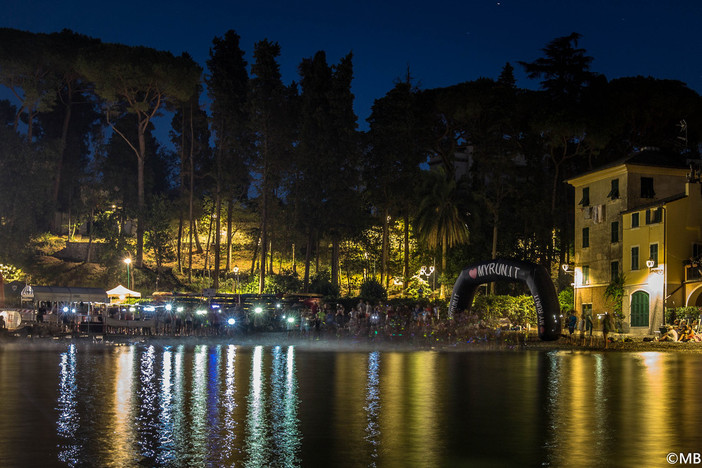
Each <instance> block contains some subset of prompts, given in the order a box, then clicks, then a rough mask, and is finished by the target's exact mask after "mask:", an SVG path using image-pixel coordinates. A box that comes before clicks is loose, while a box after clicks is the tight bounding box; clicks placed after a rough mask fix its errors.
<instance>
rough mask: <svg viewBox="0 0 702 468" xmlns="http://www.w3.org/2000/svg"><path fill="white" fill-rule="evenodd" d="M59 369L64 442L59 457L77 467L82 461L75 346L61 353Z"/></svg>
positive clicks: (60, 422) (60, 425)
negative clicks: (78, 435) (79, 441)
mask: <svg viewBox="0 0 702 468" xmlns="http://www.w3.org/2000/svg"><path fill="white" fill-rule="evenodd" d="M59 367H60V371H59V375H60V379H59V389H58V408H57V409H58V412H59V417H58V423H57V432H58V435H59V437H61V440H62V442H61V444H60V446H59V448H60V452H59V455H58V457H59V460H61V461H62V462H64V463H66V464H68V465H69V466H76V464H77V463H78V462H79V460H80V445H79V443H78V440H77V437H76V433H77V432H78V429H79V428H80V416H79V414H78V385H77V383H76V347H75V345H71V346H70V347H69V348H68V351H66V352H65V353H61V363H60V365H59Z"/></svg>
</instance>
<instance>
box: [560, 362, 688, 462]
mask: <svg viewBox="0 0 702 468" xmlns="http://www.w3.org/2000/svg"><path fill="white" fill-rule="evenodd" d="M549 359H550V361H551V364H552V367H551V370H552V371H553V376H552V377H553V380H552V381H551V382H552V388H554V389H556V388H557V391H554V392H551V393H550V398H549V400H548V409H547V410H548V413H549V414H550V417H551V430H550V438H549V439H550V440H549V441H548V442H547V444H546V448H547V449H549V461H550V462H551V463H553V464H554V465H557V466H561V465H564V464H568V465H569V466H590V465H591V464H592V460H593V453H595V454H598V455H599V456H604V457H605V459H607V455H606V454H611V459H609V462H611V463H612V464H613V465H615V466H651V465H652V464H653V465H656V464H664V463H666V462H665V456H666V455H667V454H668V453H669V452H671V451H673V450H675V449H676V447H679V444H678V441H677V440H676V436H675V434H676V433H678V432H679V429H680V427H679V424H680V420H679V419H678V418H677V417H675V416H674V417H668V416H669V415H671V414H675V411H673V412H672V413H671V406H673V399H674V398H675V395H672V394H671V389H672V388H675V385H673V383H674V382H673V381H672V379H673V378H674V376H673V374H672V372H671V363H670V362H668V361H669V359H671V356H670V355H668V354H662V353H656V352H653V353H636V354H633V356H632V359H624V360H621V361H616V362H617V363H618V364H620V366H618V367H617V368H612V365H611V360H608V359H606V357H605V355H604V354H601V353H572V352H567V353H566V352H559V353H552V354H551V355H550V356H549ZM613 374H617V375H616V376H615V375H613ZM683 388H685V386H683ZM672 409H673V410H674V408H672ZM687 450H688V451H689V450H690V447H688V449H687Z"/></svg>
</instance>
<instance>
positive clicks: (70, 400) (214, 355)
mask: <svg viewBox="0 0 702 468" xmlns="http://www.w3.org/2000/svg"><path fill="white" fill-rule="evenodd" d="M78 356H80V357H81V359H77V357H78ZM84 356H85V355H84V354H80V353H77V352H76V350H75V348H73V350H71V348H69V349H68V351H67V352H66V353H63V354H61V356H59V357H58V358H60V359H59V360H57V361H56V363H55V364H53V366H55V367H53V368H54V369H58V371H57V372H58V377H59V378H58V381H57V385H58V387H56V389H57V390H58V396H57V397H56V399H55V400H54V407H53V409H54V410H55V414H56V420H55V421H56V423H57V426H56V427H57V436H59V439H58V440H59V441H60V443H61V445H60V446H59V447H58V450H57V453H58V456H59V460H63V462H64V464H66V465H76V464H80V463H87V464H88V465H91V464H92V465H98V464H99V465H100V466H120V467H122V466H135V465H138V464H141V465H148V466H164V465H167V466H232V465H244V466H300V465H303V466H304V465H305V459H304V458H303V456H304V455H307V457H308V460H309V457H310V454H313V455H317V454H318V453H321V455H319V456H320V457H321V458H320V459H318V460H317V461H319V462H320V463H321V460H324V461H326V462H328V463H330V464H333V465H339V464H341V465H344V464H345V465H349V466H361V465H362V466H437V465H441V466H452V464H451V461H453V460H460V461H462V462H466V463H467V462H470V461H475V460H480V461H485V462H491V461H494V460H497V461H502V462H504V461H505V460H509V461H516V460H520V459H523V460H525V462H526V463H527V464H543V465H550V466H593V465H600V466H652V465H661V466H665V456H666V454H667V453H669V452H674V451H680V452H694V451H699V444H700V442H701V441H702V436H701V435H700V425H699V422H698V421H699V414H702V413H700V411H702V407H701V406H702V403H701V402H700V400H701V399H700V398H699V396H698V395H699V391H700V387H701V385H700V384H701V383H702V379H701V378H700V372H701V371H702V367H701V366H700V364H699V363H698V362H697V360H693V359H691V358H690V357H689V356H688V357H687V358H685V357H681V356H680V355H676V354H673V353H670V354H661V353H598V352H551V353H525V354H523V355H522V354H509V355H505V356H502V355H499V354H485V355H472V356H466V355H457V354H456V355H447V354H443V353H435V352H426V351H423V352H410V353H398V352H378V351H374V352H368V353H361V352H356V353H335V354H334V355H333V357H331V358H328V354H327V355H324V358H320V357H319V355H316V354H315V355H312V356H311V355H309V354H307V353H297V352H296V350H295V348H294V347H262V346H257V347H254V348H240V347H237V346H234V345H225V346H221V345H218V346H195V347H190V348H188V347H183V346H178V347H176V348H172V347H169V346H166V347H162V348H158V347H154V346H129V347H120V348H115V349H114V350H112V351H109V352H108V353H106V354H105V355H104V358H105V361H104V362H105V363H108V364H110V365H111V366H112V369H113V372H107V373H105V374H104V377H101V378H104V379H105V380H104V381H102V383H100V385H98V386H95V387H92V385H93V384H92V380H93V379H95V377H96V376H97V375H99V374H98V373H95V372H89V371H88V370H92V367H87V368H86V367H81V366H93V365H94V364H95V362H100V363H102V362H103V361H101V360H98V361H90V359H88V358H87V357H84ZM0 357H1V358H2V359H5V357H4V356H0ZM102 357H103V356H101V359H102ZM305 360H307V361H305ZM4 362H6V361H3V363H4ZM306 362H307V363H310V362H313V363H315V367H308V368H309V369H313V371H314V372H315V373H321V374H312V373H310V374H309V375H307V374H300V375H306V378H307V379H308V381H307V382H305V381H304V380H301V382H300V383H298V378H299V377H300V376H299V375H298V368H299V367H300V366H301V365H302V366H304V365H305V363H306ZM301 363H302V364H301ZM320 363H321V365H319V364H320ZM317 366H318V367H317ZM86 369H88V370H86ZM0 372H2V370H1V369H0ZM81 376H82V377H81ZM312 376H313V378H312ZM300 385H303V388H307V389H311V388H312V387H311V386H310V385H322V386H323V388H319V387H317V388H313V389H314V390H315V392H316V393H314V395H315V399H314V400H313V401H310V400H309V396H308V394H307V393H302V392H301V390H300ZM304 385H307V387H304ZM4 388H8V387H7V385H6V384H5V385H3V384H1V383H0V397H2V396H5V395H3V394H2V389H4ZM100 389H103V391H104V392H105V393H104V395H97V396H96V397H95V399H94V401H95V402H96V403H97V406H90V405H91V404H92V403H89V402H87V401H86V399H81V395H82V394H91V393H90V392H95V391H99V390H100ZM451 389H455V390H460V391H453V390H451ZM325 391H329V392H332V393H329V394H328V395H327V394H324V392H325ZM7 392H8V394H7V395H8V396H10V397H11V393H9V392H10V390H7ZM451 392H453V393H451ZM91 395H92V394H91ZM306 398H307V400H306V402H305V404H306V405H308V406H307V407H308V408H312V409H313V411H314V421H315V424H317V425H318V427H316V426H313V427H311V426H310V425H307V426H305V424H303V421H300V418H301V416H300V414H301V413H300V412H299V411H300V405H301V401H303V400H305V399H306ZM447 402H450V403H447ZM495 403H497V405H498V407H496V408H495V409H493V408H492V406H491V405H493V404H495ZM456 410H458V411H460V413H456ZM95 412H97V413H99V412H103V414H101V415H98V416H97V417H95V415H94V414H93V413H95ZM303 414H304V415H305V416H306V417H308V418H309V417H310V415H311V414H312V413H303ZM503 419H504V421H503ZM476 423H478V424H476ZM91 424H99V427H100V430H95V428H94V427H92V428H91V426H90V425H91ZM468 425H470V426H471V427H470V428H468V427H467V426H468ZM515 426H518V427H515ZM102 427H105V428H106V429H105V430H103V429H102ZM303 427H304V428H305V429H306V430H310V431H312V432H307V433H303V431H302V428H303ZM464 430H465V431H466V432H467V431H468V430H470V431H472V432H471V434H472V436H473V439H475V438H476V437H477V438H478V439H479V440H480V442H479V443H480V444H481V446H475V441H474V440H471V438H469V437H466V436H465V434H464V432H463V431H464ZM314 431H318V432H314ZM481 431H482V434H484V433H485V431H489V435H488V436H486V437H482V434H481ZM86 434H87V436H86ZM86 437H87V438H86ZM320 440H321V441H323V442H320ZM505 441H508V442H509V444H510V446H509V447H507V446H506V445H505ZM306 444H307V445H306ZM471 444H474V445H471ZM491 444H494V445H491ZM483 445H485V446H483ZM4 447H6V446H4ZM451 450H453V451H458V452H451ZM461 450H465V451H468V452H470V453H462V452H460V451H461ZM476 452H480V453H479V457H480V458H476V457H472V456H471V453H476ZM507 452H513V453H518V454H519V453H522V454H523V457H522V458H520V457H519V456H516V455H505V454H506V453H507ZM98 462H99V463H98ZM307 463H308V464H309V463H311V462H309V461H308V462H307ZM49 464H50V463H49ZM327 466H331V465H327Z"/></svg>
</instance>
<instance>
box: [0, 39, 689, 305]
mask: <svg viewBox="0 0 702 468" xmlns="http://www.w3.org/2000/svg"><path fill="white" fill-rule="evenodd" d="M580 38H581V37H580V35H579V34H577V33H573V34H571V35H569V36H565V37H560V38H556V39H554V40H553V41H551V42H549V43H548V44H546V46H545V47H544V48H543V49H542V51H541V56H540V57H538V58H535V59H533V60H532V61H524V62H519V64H518V65H519V66H521V67H523V69H524V70H525V71H526V73H527V75H528V76H529V78H531V79H534V80H539V82H540V87H539V89H538V90H528V89H521V88H519V87H517V86H516V82H515V79H514V74H513V71H514V69H513V67H512V65H511V64H509V63H507V64H505V66H504V68H503V69H502V70H496V71H495V74H496V76H497V78H495V79H491V78H481V79H478V80H474V81H468V82H464V83H457V84H455V85H453V86H449V87H446V88H436V89H419V88H418V87H417V86H416V84H415V80H414V78H413V77H412V76H411V74H410V72H409V70H408V71H407V72H406V74H405V76H403V77H401V78H398V80H397V81H396V82H395V83H394V84H391V83H389V84H388V86H389V88H390V89H389V90H388V92H387V93H386V94H385V95H384V96H382V97H379V98H378V99H376V101H375V103H374V105H373V107H372V113H371V115H370V117H369V118H368V123H369V130H368V131H367V132H361V131H359V130H358V123H357V116H356V115H355V114H354V111H353V99H354V96H353V94H352V93H351V84H352V80H353V57H352V55H351V54H348V55H347V56H345V57H343V58H341V60H340V61H339V62H338V63H336V64H329V63H328V62H327V58H326V55H325V53H324V52H323V51H318V52H316V53H314V54H313V55H312V56H310V57H309V58H306V59H304V60H302V62H301V63H300V65H299V81H297V82H292V83H284V82H283V80H282V76H281V73H280V70H279V65H278V58H279V56H280V55H281V53H282V51H281V46H280V45H279V44H277V43H275V42H273V41H270V40H268V39H264V40H261V41H259V42H257V43H256V44H255V46H254V50H253V51H252V53H251V59H250V60H251V62H250V63H249V62H248V61H247V59H246V54H245V52H244V51H243V50H241V48H240V43H239V36H238V35H237V34H236V33H235V32H234V31H228V32H226V33H225V34H224V35H223V36H222V37H215V38H214V39H213V42H212V47H211V49H210V56H209V59H208V60H207V63H206V69H204V70H203V69H202V67H200V66H199V65H198V64H196V63H195V62H194V61H193V59H192V58H191V57H190V56H188V55H187V54H183V55H181V56H174V55H172V54H171V53H169V52H163V51H157V50H153V49H150V48H146V47H132V46H126V45H121V44H108V43H103V42H101V41H100V40H99V39H94V38H90V37H86V36H83V35H80V34H76V33H73V32H71V31H67V30H64V31H62V32H60V33H52V34H35V33H29V32H24V31H18V30H14V29H7V28H5V29H0V83H1V84H2V85H4V86H5V87H6V88H8V89H9V90H10V91H11V92H12V93H13V95H14V96H15V99H14V100H13V101H12V102H11V101H8V100H3V101H0V261H4V262H11V261H15V262H20V263H21V262H22V260H21V259H22V253H23V247H24V246H25V245H26V244H27V243H28V241H29V240H30V239H32V238H33V237H36V236H37V235H40V234H41V233H44V232H47V231H52V232H55V233H60V234H67V233H68V234H69V236H70V235H71V234H72V233H73V232H74V231H75V230H76V229H77V227H78V226H80V225H83V226H89V229H87V232H89V234H90V240H91V241H92V239H93V238H94V237H96V236H97V237H100V238H102V239H104V240H105V241H104V242H105V243H106V245H108V246H109V247H110V248H109V249H103V250H102V251H101V255H102V257H101V258H98V259H95V258H90V249H88V252H89V253H88V257H87V258H86V259H85V261H87V262H89V261H95V260H99V261H101V262H103V263H105V264H118V263H119V259H120V258H121V257H122V256H123V255H124V253H125V252H130V253H133V254H134V256H135V263H136V265H135V266H136V267H137V268H139V267H141V266H142V263H143V262H144V250H145V249H146V250H147V251H150V252H152V254H153V255H152V256H151V257H150V258H152V259H153V262H155V264H156V265H155V266H157V267H161V266H163V264H165V263H173V264H174V265H176V269H177V270H178V272H179V273H180V274H185V272H187V275H188V276H187V279H186V282H191V281H192V280H193V278H192V272H193V271H194V270H197V269H198V268H202V269H203V270H205V271H212V272H213V273H212V274H211V280H212V283H211V285H212V287H213V288H215V289H217V288H219V286H220V285H219V280H220V278H222V277H223V275H224V273H230V274H231V272H232V271H234V270H233V268H234V260H233V258H234V257H236V256H237V252H241V251H247V252H250V255H251V258H250V261H251V265H250V268H249V267H248V266H246V267H244V266H242V267H241V268H240V270H241V274H242V275H243V274H244V273H245V274H247V275H248V276H249V277H251V276H254V275H257V276H258V284H259V288H258V289H259V292H261V291H263V290H264V289H265V288H266V277H267V276H269V275H271V274H272V273H273V272H274V271H275V268H276V265H275V263H274V259H275V258H276V257H275V255H276V254H277V255H278V259H279V264H278V265H277V268H278V273H279V274H281V273H286V274H289V275H295V276H299V277H300V278H301V284H302V288H303V289H305V290H308V289H309V287H310V285H311V284H312V283H313V278H312V276H313V275H312V270H314V271H315V272H317V273H318V274H319V272H320V271H322V270H323V268H322V267H320V262H325V263H326V264H328V266H329V270H328V282H329V283H330V284H331V285H332V286H333V287H334V288H337V289H338V288H339V287H340V286H341V284H340V283H341V281H342V280H341V278H342V274H343V275H345V277H346V281H347V282H348V283H349V284H347V285H345V286H347V288H348V289H349V290H350V289H352V285H351V284H350V283H351V280H350V278H351V277H352V276H353V274H356V273H357V274H359V275H360V274H361V272H363V279H364V280H365V279H369V278H371V275H372V278H378V279H379V282H380V284H381V285H383V286H384V287H386V288H387V287H389V286H390V285H391V283H392V282H393V281H397V280H398V279H400V280H402V282H403V284H404V285H405V287H409V285H410V284H411V283H412V278H413V277H416V275H415V274H414V272H416V271H417V270H418V266H419V265H427V264H432V262H435V263H436V267H437V273H440V274H441V275H442V276H441V277H440V278H438V283H439V284H440V285H441V286H442V287H444V290H445V286H446V285H450V284H452V281H451V280H452V278H455V277H456V275H457V274H458V272H460V270H461V268H462V267H463V266H464V265H466V264H469V263H471V262H475V261H481V260H485V259H486V258H490V257H491V258H497V257H499V256H502V257H506V256H508V257H513V258H517V259H523V260H528V261H534V262H537V263H539V264H542V265H544V266H546V267H547V268H548V267H550V266H551V265H554V264H560V263H562V262H563V261H565V260H567V258H568V256H569V252H570V251H571V244H572V242H573V233H572V226H573V222H572V215H573V213H572V211H573V210H572V207H573V193H572V191H570V190H569V188H568V186H567V184H566V183H565V182H564V180H565V179H567V178H568V177H570V176H572V175H574V174H577V173H581V172H584V171H587V170H590V169H592V168H595V167H597V166H600V165H602V164H607V163H609V162H613V161H615V160H617V159H619V158H622V157H624V156H626V155H627V154H629V153H631V152H634V151H637V150H638V149H640V148H642V147H650V146H654V147H658V148H660V150H661V152H662V153H665V154H668V155H673V156H677V157H680V158H683V159H684V158H696V157H698V150H699V142H700V122H701V121H702V119H701V118H700V117H701V116H700V111H701V109H702V105H701V101H700V96H699V95H698V94H697V93H696V92H694V91H693V90H691V89H689V88H688V87H687V86H686V85H685V84H684V83H682V82H679V81H673V80H660V79H656V78H652V77H640V76H638V77H627V78H618V79H614V80H611V81H608V80H607V78H606V77H605V76H604V75H601V74H598V73H596V72H594V71H592V70H591V69H590V64H591V63H592V57H589V56H588V55H587V52H586V51H585V50H584V49H582V48H579V47H578V42H579V40H580ZM535 55H538V51H535ZM205 97H206V99H205ZM204 102H206V103H207V105H205V104H204ZM162 115H169V116H171V127H170V129H163V128H159V130H161V131H165V130H168V131H169V132H170V143H171V144H170V145H168V146H163V142H159V141H158V139H157V138H155V136H154V132H155V130H156V126H157V125H158V126H163V125H167V123H166V122H167V120H164V119H157V117H159V116H162ZM239 234H244V236H242V238H243V239H248V240H247V241H237V240H236V239H238V237H237V235H239ZM132 245H133V247H132ZM132 249H134V251H133V252H132ZM194 256H198V258H200V259H202V260H201V261H204V265H199V266H196V265H194V264H193V258H194ZM283 258H285V263H286V265H288V268H290V270H291V271H285V272H284V271H281V270H282V269H283V268H282V264H283ZM299 262H301V263H302V265H301V266H299V267H298V263H299ZM290 265H291V266H290ZM237 268H239V265H237ZM298 269H299V271H298ZM157 270H158V269H157ZM236 271H237V278H238V275H239V270H236ZM432 271H433V270H432ZM376 273H377V274H376ZM317 279H318V278H317ZM355 286H358V285H355Z"/></svg>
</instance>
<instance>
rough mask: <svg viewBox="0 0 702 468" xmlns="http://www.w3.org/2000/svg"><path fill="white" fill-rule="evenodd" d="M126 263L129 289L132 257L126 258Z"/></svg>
mask: <svg viewBox="0 0 702 468" xmlns="http://www.w3.org/2000/svg"><path fill="white" fill-rule="evenodd" d="M124 263H126V264H127V289H129V265H130V264H131V263H132V259H131V258H129V257H127V258H125V259H124Z"/></svg>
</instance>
